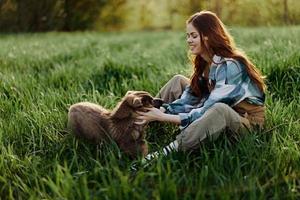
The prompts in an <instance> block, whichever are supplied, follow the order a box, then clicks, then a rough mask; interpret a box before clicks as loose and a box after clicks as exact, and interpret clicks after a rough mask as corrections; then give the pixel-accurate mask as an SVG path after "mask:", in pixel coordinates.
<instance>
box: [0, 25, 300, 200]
mask: <svg viewBox="0 0 300 200" xmlns="http://www.w3.org/2000/svg"><path fill="white" fill-rule="evenodd" d="M231 32H232V34H233V35H234V37H235V39H236V43H237V44H238V46H239V47H241V48H242V49H244V51H245V52H246V53H247V54H248V55H249V57H250V58H252V60H253V62H254V63H255V64H256V65H257V66H258V67H259V68H260V69H261V70H262V71H263V73H264V74H265V75H266V76H267V83H268V88H269V90H268V93H267V100H266V104H267V122H266V128H265V129H264V130H262V131H261V132H253V133H251V134H249V135H247V136H245V137H243V138H241V139H240V140H239V141H238V142H232V141H230V140H229V139H228V138H227V137H226V136H222V137H220V138H219V139H218V140H217V141H215V142H207V143H205V145H203V146H202V147H201V148H200V149H199V150H197V151H195V152H192V153H183V152H179V153H174V154H172V155H170V156H168V157H166V158H160V159H158V161H157V162H156V163H154V164H153V165H151V166H150V167H149V168H147V169H144V170H141V171H139V172H138V173H136V174H131V173H130V172H129V166H130V164H131V161H130V160H129V159H128V158H127V157H126V156H125V155H123V154H122V153H121V152H119V150H118V148H117V147H116V145H99V146H94V145H91V144H88V143H85V142H83V141H78V140H76V139H74V137H73V135H72V134H71V133H69V131H68V130H67V128H66V122H67V110H68V107H69V106H70V105H71V104H73V103H76V102H79V101H91V102H96V103H99V104H101V105H102V106H104V107H107V108H113V107H114V106H115V104H116V103H117V102H118V101H119V100H120V98H121V97H122V96H123V95H124V94H125V92H126V91H127V90H146V91H149V92H150V93H151V94H153V95H155V94H156V92H158V90H159V89H160V87H162V86H163V84H164V83H165V82H166V81H167V80H169V79H170V78H171V77H172V76H173V75H175V74H184V75H189V74H190V72H191V67H190V65H189V63H188V60H187V53H186V50H187V48H186V44H185V34H184V32H182V33H179V32H151V33H148V32H134V33H110V34H100V33H93V32H85V33H46V34H20V35H5V34H4V35H3V34H2V35H0V47H1V48H0V81H1V82H0V145H1V146H0V152H1V153H0V198H1V199H122V200H123V199H206V198H212V199H220V198H221V199H269V198H273V199H299V198H300V181H299V180H300V149H299V147H300V144H299V142H300V121H299V118H300V106H299V104H300V95H299V91H300V86H299V83H300V78H299V77H300V27H284V28H280V27H276V28H251V29H250V28H249V29H248V28H232V30H231ZM178 133H179V130H178V129H177V127H175V126H172V125H168V124H165V125H163V124H159V123H153V124H152V125H150V128H149V129H148V136H147V138H148V141H149V144H150V149H151V150H156V149H157V148H159V147H160V146H163V145H165V144H167V143H168V142H169V141H171V140H173V139H174V137H175V136H176V134H178Z"/></svg>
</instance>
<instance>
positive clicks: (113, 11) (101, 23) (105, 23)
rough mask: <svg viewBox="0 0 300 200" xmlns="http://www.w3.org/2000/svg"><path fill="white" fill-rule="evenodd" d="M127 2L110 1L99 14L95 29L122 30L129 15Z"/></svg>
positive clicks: (122, 0)
mask: <svg viewBox="0 0 300 200" xmlns="http://www.w3.org/2000/svg"><path fill="white" fill-rule="evenodd" d="M126 4H127V0H110V1H109V2H107V3H106V4H105V5H104V6H103V7H102V8H101V11H100V12H99V13H98V16H97V18H96V23H95V28H97V29H99V30H104V31H112V30H120V29H122V28H124V25H125V18H126V15H127V13H128V9H127V7H126Z"/></svg>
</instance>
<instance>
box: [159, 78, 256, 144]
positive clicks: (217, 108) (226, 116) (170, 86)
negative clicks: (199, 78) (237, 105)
mask: <svg viewBox="0 0 300 200" xmlns="http://www.w3.org/2000/svg"><path fill="white" fill-rule="evenodd" d="M187 84H189V79H188V78H186V77H185V76H182V75H175V76H174V77H173V78H172V79H171V80H169V81H168V82H167V83H166V85H164V86H163V87H162V88H161V90H160V91H159V93H158V94H157V95H156V97H159V98H162V99H163V100H164V101H165V102H167V103H170V102H172V101H174V100H176V99H178V98H180V96H181V94H182V92H183V90H184V88H185V86H186V85H187ZM249 128H250V123H249V120H248V119H246V118H244V117H242V116H240V115H239V114H238V113H237V112H236V111H235V110H233V109H232V108H231V107H230V106H228V105H227V104H224V103H216V104H214V105H213V106H212V107H211V108H210V109H208V110H207V111H206V112H205V113H204V115H203V116H202V117H200V118H199V119H197V120H196V121H194V122H193V123H191V124H190V125H189V126H188V127H187V128H185V129H184V130H183V131H182V132H181V133H180V134H179V135H177V136H176V140H177V142H178V144H179V149H181V150H191V149H195V148H198V147H199V146H200V144H201V142H202V141H204V140H205V139H207V138H210V139H216V138H218V136H219V135H220V134H221V133H222V132H224V130H225V129H229V130H230V132H231V133H232V134H237V133H242V132H244V131H245V130H247V129H249Z"/></svg>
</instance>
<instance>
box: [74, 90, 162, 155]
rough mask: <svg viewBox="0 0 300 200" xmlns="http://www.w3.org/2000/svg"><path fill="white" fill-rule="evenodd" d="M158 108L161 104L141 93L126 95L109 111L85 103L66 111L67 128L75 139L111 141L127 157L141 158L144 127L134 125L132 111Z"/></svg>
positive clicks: (134, 118)
mask: <svg viewBox="0 0 300 200" xmlns="http://www.w3.org/2000/svg"><path fill="white" fill-rule="evenodd" d="M161 104H162V100H160V99H156V98H153V97H152V96H151V95H150V94H149V93H147V92H144V91H128V92H127V93H126V95H125V96H124V98H123V99H122V100H121V102H119V103H118V105H117V106H116V107H115V109H113V110H112V111H109V110H107V109H105V108H103V107H101V106H99V105H97V104H93V103H89V102H81V103H76V104H74V105H72V106H71V107H70V109H69V113H68V127H69V128H70V129H71V130H72V132H73V133H74V134H75V135H76V136H77V137H81V138H84V139H86V140H88V141H90V142H93V143H99V142H102V141H108V140H113V141H115V142H116V143H117V145H118V146H119V148H120V149H121V150H122V151H124V152H125V153H126V154H128V155H129V156H131V157H133V158H136V157H137V156H139V155H142V156H145V155H147V153H148V145H147V143H146V141H145V131H144V125H137V124H135V123H134V122H135V121H136V116H137V114H136V111H145V107H153V106H154V107H157V108H159V107H160V106H161Z"/></svg>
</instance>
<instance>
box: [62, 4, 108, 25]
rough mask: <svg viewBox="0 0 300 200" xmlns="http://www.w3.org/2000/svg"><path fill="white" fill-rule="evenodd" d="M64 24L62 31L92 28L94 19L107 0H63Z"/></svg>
mask: <svg viewBox="0 0 300 200" xmlns="http://www.w3.org/2000/svg"><path fill="white" fill-rule="evenodd" d="M63 1H64V13H65V20H64V21H65V24H64V27H63V30H64V31H74V30H86V29H91V28H93V25H94V23H95V21H96V19H97V18H98V16H99V13H100V12H101V8H102V7H104V6H105V5H106V4H107V3H108V2H109V0H80V1H78V0H63Z"/></svg>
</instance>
